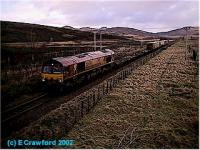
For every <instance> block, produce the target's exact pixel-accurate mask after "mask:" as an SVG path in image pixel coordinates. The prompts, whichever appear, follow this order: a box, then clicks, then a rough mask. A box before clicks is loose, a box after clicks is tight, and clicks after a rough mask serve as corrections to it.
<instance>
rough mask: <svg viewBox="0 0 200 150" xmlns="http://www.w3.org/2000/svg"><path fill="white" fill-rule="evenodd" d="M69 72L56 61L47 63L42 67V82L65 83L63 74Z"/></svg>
mask: <svg viewBox="0 0 200 150" xmlns="http://www.w3.org/2000/svg"><path fill="white" fill-rule="evenodd" d="M66 71H67V70H66V69H64V68H63V66H62V64H61V63H59V62H57V61H55V60H50V61H48V62H47V63H45V64H44V65H43V67H42V81H44V82H45V81H46V82H48V81H50V80H53V81H58V82H63V74H64V72H66Z"/></svg>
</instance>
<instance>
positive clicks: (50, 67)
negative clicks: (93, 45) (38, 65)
mask: <svg viewBox="0 0 200 150" xmlns="http://www.w3.org/2000/svg"><path fill="white" fill-rule="evenodd" d="M113 62H114V52H113V51H112V50H110V49H105V50H101V51H94V52H86V53H81V54H78V55H74V56H68V57H57V58H52V59H50V60H49V61H47V62H45V63H44V64H43V66H42V72H41V77H42V81H43V82H46V83H53V82H54V83H55V82H57V83H65V82H67V81H69V80H73V79H74V78H76V77H79V76H82V77H87V74H89V73H91V72H92V71H93V72H98V71H103V69H105V68H109V67H111V66H112V64H113Z"/></svg>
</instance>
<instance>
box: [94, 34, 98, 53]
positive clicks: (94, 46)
mask: <svg viewBox="0 0 200 150" xmlns="http://www.w3.org/2000/svg"><path fill="white" fill-rule="evenodd" d="M96 33H97V32H96V31H94V51H96Z"/></svg>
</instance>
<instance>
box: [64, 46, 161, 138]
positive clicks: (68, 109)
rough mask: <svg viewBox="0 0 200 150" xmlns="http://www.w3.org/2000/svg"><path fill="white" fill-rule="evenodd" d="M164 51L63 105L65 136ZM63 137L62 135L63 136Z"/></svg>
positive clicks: (156, 52) (150, 56)
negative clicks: (108, 95)
mask: <svg viewBox="0 0 200 150" xmlns="http://www.w3.org/2000/svg"><path fill="white" fill-rule="evenodd" d="M161 51H162V50H158V51H155V52H153V53H150V54H148V55H146V56H145V57H143V58H140V59H138V60H136V61H134V62H133V63H131V64H129V65H128V66H126V67H123V69H122V70H121V71H120V72H118V73H116V74H115V75H114V76H112V77H110V78H108V79H106V80H105V81H104V82H102V83H101V84H99V85H97V86H95V87H94V88H92V89H90V90H88V91H86V92H84V93H82V94H81V95H79V96H78V97H76V98H74V99H73V100H71V101H69V102H68V103H65V104H62V105H61V107H60V109H61V110H64V112H65V117H66V118H67V119H64V122H63V124H62V123H61V124H60V126H65V129H64V130H65V131H63V132H62V133H63V134H65V133H66V132H68V131H69V130H70V129H71V128H72V127H73V125H74V124H75V123H76V122H77V121H78V120H80V119H81V118H82V117H83V116H84V115H86V114H87V113H89V112H90V111H91V110H92V108H93V107H94V106H95V105H96V104H97V103H98V102H100V100H101V99H102V98H103V97H105V96H106V95H107V94H108V93H110V92H111V91H112V90H113V89H114V88H116V87H117V86H118V84H119V82H120V81H122V80H125V79H126V78H127V77H128V76H129V75H130V74H132V73H133V71H134V70H135V69H136V68H138V67H139V66H141V65H144V64H145V63H146V62H147V61H148V60H150V59H151V58H153V57H154V56H156V55H157V54H158V53H160V52H161ZM61 136H62V135H61Z"/></svg>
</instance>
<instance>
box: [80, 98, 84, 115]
mask: <svg viewBox="0 0 200 150" xmlns="http://www.w3.org/2000/svg"><path fill="white" fill-rule="evenodd" d="M83 109H84V101H83V100H82V101H81V117H83Z"/></svg>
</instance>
